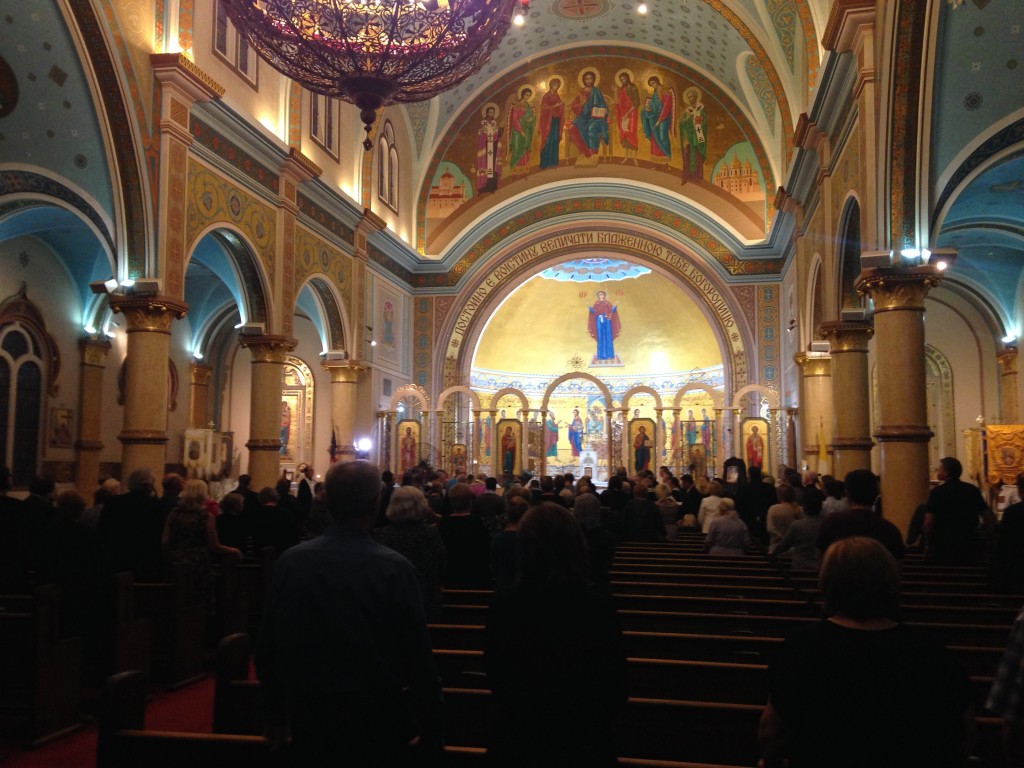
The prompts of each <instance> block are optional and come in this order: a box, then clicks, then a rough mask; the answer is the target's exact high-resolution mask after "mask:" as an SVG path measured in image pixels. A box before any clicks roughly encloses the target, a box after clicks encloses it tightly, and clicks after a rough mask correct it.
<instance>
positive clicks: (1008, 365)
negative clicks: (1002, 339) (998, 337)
mask: <svg viewBox="0 0 1024 768" xmlns="http://www.w3.org/2000/svg"><path fill="white" fill-rule="evenodd" d="M998 360H999V420H1000V421H1002V422H1003V424H1018V423H1019V422H1020V415H1019V413H1020V411H1019V409H1018V405H1017V348H1016V347H1007V348H1006V349H1004V350H1003V351H1002V352H1000V353H999V356H998Z"/></svg>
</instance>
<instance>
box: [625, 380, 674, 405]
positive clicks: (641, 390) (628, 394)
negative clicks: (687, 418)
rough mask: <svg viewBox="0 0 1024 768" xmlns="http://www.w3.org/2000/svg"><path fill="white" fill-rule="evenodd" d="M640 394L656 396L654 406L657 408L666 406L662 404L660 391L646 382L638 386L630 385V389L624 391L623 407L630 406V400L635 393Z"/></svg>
mask: <svg viewBox="0 0 1024 768" xmlns="http://www.w3.org/2000/svg"><path fill="white" fill-rule="evenodd" d="M639 394H646V395H651V396H652V397H654V407H655V408H662V407H664V406H663V405H662V403H661V395H659V394H658V392H657V391H656V390H655V389H653V388H652V387H648V386H647V385H646V384H641V385H639V386H636V387H630V388H629V389H628V390H626V391H625V392H623V394H622V408H623V409H625V408H626V407H628V405H629V401H630V400H631V399H632V397H633V395H639Z"/></svg>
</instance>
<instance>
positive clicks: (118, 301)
mask: <svg viewBox="0 0 1024 768" xmlns="http://www.w3.org/2000/svg"><path fill="white" fill-rule="evenodd" d="M110 308H111V309H112V310H113V311H114V312H120V313H121V314H123V315H124V318H125V320H126V321H127V322H128V328H127V332H128V333H137V332H148V333H166V334H167V335H170V333H171V325H172V323H173V322H174V321H175V320H180V319H181V318H183V317H184V316H185V315H186V314H187V313H188V304H186V303H185V302H183V301H181V300H179V299H174V298H171V297H170V296H133V295H131V294H128V295H125V296H111V297H110Z"/></svg>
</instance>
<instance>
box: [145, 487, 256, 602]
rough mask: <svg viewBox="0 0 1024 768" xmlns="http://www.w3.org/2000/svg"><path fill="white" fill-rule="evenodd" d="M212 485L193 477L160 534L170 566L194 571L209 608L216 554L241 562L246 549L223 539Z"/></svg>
mask: <svg viewBox="0 0 1024 768" xmlns="http://www.w3.org/2000/svg"><path fill="white" fill-rule="evenodd" d="M208 500H209V493H208V487H207V485H206V483H205V481H203V480H189V481H188V482H186V483H185V487H184V488H183V489H182V491H181V496H179V498H178V506H176V507H175V508H174V509H173V510H171V512H170V514H168V515H167V520H166V521H164V531H163V535H162V536H161V538H160V541H161V544H163V548H164V559H165V560H166V562H167V566H168V568H169V569H170V570H172V571H176V570H185V571H191V572H192V573H193V574H194V575H195V577H196V581H197V583H198V586H199V595H200V597H201V599H202V601H203V602H204V603H206V606H207V610H208V611H209V612H210V613H213V611H214V608H215V606H214V599H213V555H221V556H222V557H225V558H227V559H230V560H234V561H235V562H238V561H239V560H241V559H242V553H241V552H240V551H239V550H238V549H236V548H235V547H228V546H225V545H223V544H221V543H220V538H219V537H218V536H217V523H216V522H215V520H214V517H213V515H211V514H210V513H209V511H208V506H207V502H208Z"/></svg>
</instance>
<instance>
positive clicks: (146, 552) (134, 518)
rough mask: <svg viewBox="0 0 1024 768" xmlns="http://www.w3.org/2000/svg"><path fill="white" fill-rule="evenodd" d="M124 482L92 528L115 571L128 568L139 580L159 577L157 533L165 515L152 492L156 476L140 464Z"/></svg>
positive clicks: (161, 567)
mask: <svg viewBox="0 0 1024 768" xmlns="http://www.w3.org/2000/svg"><path fill="white" fill-rule="evenodd" d="M126 485H127V486H128V492H127V493H122V494H121V495H119V496H115V497H114V498H112V499H111V500H110V501H108V502H107V503H106V504H104V505H103V512H101V513H100V521H99V523H98V524H97V527H96V529H97V530H98V531H99V533H100V537H101V538H102V539H103V546H104V547H105V548H106V551H107V556H108V557H109V558H110V562H111V566H112V567H113V569H114V572H115V573H117V572H119V571H131V572H132V575H133V576H134V577H135V581H137V582H141V583H147V582H148V583H153V582H160V581H163V578H164V560H163V550H162V548H161V545H160V537H161V536H162V535H163V530H164V519H165V518H166V517H167V515H166V514H165V513H164V510H163V507H162V506H161V505H160V500H159V499H158V498H157V497H156V495H155V492H154V489H155V487H156V478H155V477H154V476H153V472H152V470H149V469H146V468H145V467H140V468H138V469H135V470H132V473H131V474H130V475H128V480H127V481H126Z"/></svg>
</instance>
